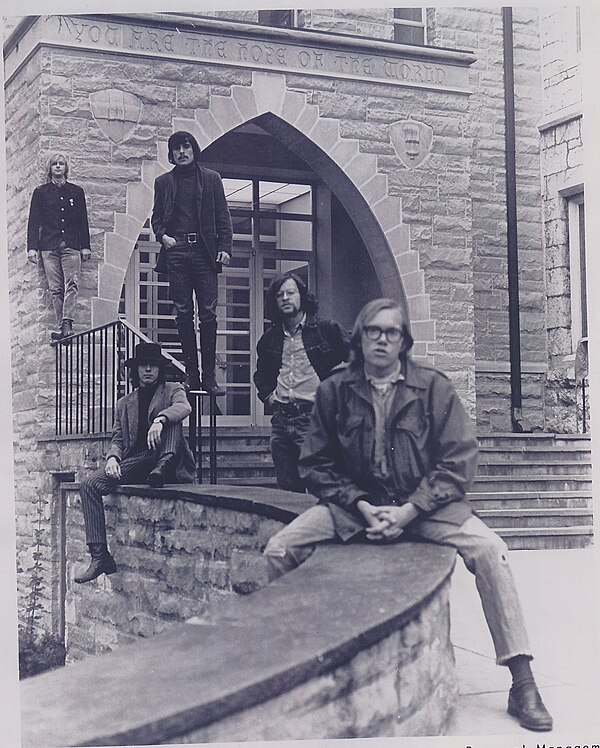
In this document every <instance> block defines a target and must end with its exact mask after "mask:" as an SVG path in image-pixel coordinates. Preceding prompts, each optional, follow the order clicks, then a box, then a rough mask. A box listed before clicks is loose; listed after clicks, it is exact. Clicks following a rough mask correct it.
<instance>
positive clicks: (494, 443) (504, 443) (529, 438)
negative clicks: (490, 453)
mask: <svg viewBox="0 0 600 748" xmlns="http://www.w3.org/2000/svg"><path fill="white" fill-rule="evenodd" d="M477 440H478V442H479V445H480V446H481V447H494V448H499V449H504V448H506V447H521V446H525V447H527V448H529V447H534V446H537V447H540V446H546V445H553V446H560V447H573V448H577V446H583V445H587V446H588V447H589V445H590V443H591V438H590V435H589V434H537V433H536V434H511V433H506V434H478V435H477Z"/></svg>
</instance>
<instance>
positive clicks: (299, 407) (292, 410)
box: [274, 400, 313, 416]
mask: <svg viewBox="0 0 600 748" xmlns="http://www.w3.org/2000/svg"><path fill="white" fill-rule="evenodd" d="M274 405H275V410H277V411H279V412H280V413H283V414H284V415H286V416H299V415H301V414H302V413H310V411H311V410H312V409H313V403H311V402H310V401H309V400H298V401H296V402H295V403H278V402H276V403H275V404H274Z"/></svg>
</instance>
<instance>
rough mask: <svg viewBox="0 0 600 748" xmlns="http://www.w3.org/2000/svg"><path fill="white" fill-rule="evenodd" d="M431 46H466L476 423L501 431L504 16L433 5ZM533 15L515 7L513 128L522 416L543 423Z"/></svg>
mask: <svg viewBox="0 0 600 748" xmlns="http://www.w3.org/2000/svg"><path fill="white" fill-rule="evenodd" d="M432 20H433V29H432V41H431V43H433V44H434V45H435V46H449V47H455V48H458V49H468V50H473V51H474V52H475V54H476V55H477V62H476V63H475V64H474V65H473V66H472V67H471V85H472V87H473V90H474V94H473V95H472V96H471V97H470V100H469V118H468V121H467V123H466V127H465V130H464V132H463V135H464V136H470V137H472V139H473V141H472V142H473V150H472V158H471V173H470V177H471V178H470V197H471V200H472V222H473V223H472V226H473V228H472V243H473V261H472V270H473V283H474V298H475V355H476V370H477V425H478V427H479V428H480V429H482V430H488V429H489V430H490V431H509V430H510V429H511V423H510V380H509V367H508V363H509V337H508V280H507V260H506V241H507V240H506V184H505V160H504V159H505V156H504V153H505V149H504V89H503V52H502V17H501V12H500V9H499V8H483V7H481V8H472V9H464V8H462V9H451V8H436V10H435V13H434V15H433V19H432ZM537 24H538V21H537V13H536V11H535V10H532V9H521V8H514V9H513V34H514V58H515V89H516V101H515V106H516V127H517V144H516V158H517V164H516V167H517V205H518V237H519V238H518V241H519V266H520V275H519V287H520V288H519V290H520V310H521V355H522V368H523V412H524V415H525V416H526V417H527V418H528V419H529V421H530V422H531V424H532V425H533V426H534V428H536V429H542V428H543V427H544V410H543V384H544V375H543V372H544V370H545V366H546V339H545V296H544V274H543V246H542V233H541V228H540V227H541V207H540V184H539V144H538V143H539V134H538V131H537V127H536V125H537V123H538V121H539V118H540V116H541V109H540V103H539V100H540V95H539V90H540V85H541V84H540V77H539V32H538V25H537Z"/></svg>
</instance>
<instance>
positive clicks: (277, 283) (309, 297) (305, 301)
mask: <svg viewBox="0 0 600 748" xmlns="http://www.w3.org/2000/svg"><path fill="white" fill-rule="evenodd" d="M287 280H293V281H294V282H295V283H296V285H297V286H298V291H300V308H301V309H302V311H303V312H305V313H306V314H316V313H317V309H318V308H319V304H318V302H317V300H316V298H315V296H314V294H312V293H311V292H310V291H309V290H308V286H307V285H306V283H305V282H304V281H303V280H302V278H301V277H300V276H299V275H298V274H297V273H294V272H293V271H292V270H289V271H288V272H287V273H281V275H278V276H277V277H276V278H273V280H272V281H271V285H270V286H269V290H268V291H267V298H266V301H265V317H266V318H267V319H270V320H271V322H275V323H277V322H280V321H281V319H282V315H281V312H280V311H279V307H278V306H277V294H278V293H279V289H280V288H281V286H283V284H284V283H285V282H286V281H287Z"/></svg>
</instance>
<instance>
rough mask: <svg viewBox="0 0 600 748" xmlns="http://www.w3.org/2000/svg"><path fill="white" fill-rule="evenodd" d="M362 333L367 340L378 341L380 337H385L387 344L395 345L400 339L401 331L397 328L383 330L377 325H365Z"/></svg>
mask: <svg viewBox="0 0 600 748" xmlns="http://www.w3.org/2000/svg"><path fill="white" fill-rule="evenodd" d="M363 332H364V334H365V335H366V336H367V338H368V339H369V340H379V338H380V337H381V336H382V335H385V338H386V340H387V341H388V343H397V342H398V341H399V340H400V338H401V337H402V330H401V329H400V328H399V327H388V328H387V329H385V330H384V329H383V328H381V327H377V325H365V326H364V327H363Z"/></svg>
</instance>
